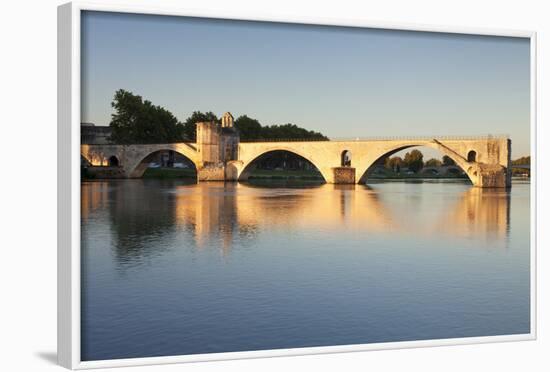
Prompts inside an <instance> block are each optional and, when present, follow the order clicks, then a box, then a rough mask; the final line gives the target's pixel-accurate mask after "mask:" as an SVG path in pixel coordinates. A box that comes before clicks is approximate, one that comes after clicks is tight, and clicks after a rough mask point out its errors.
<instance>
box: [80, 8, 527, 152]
mask: <svg viewBox="0 0 550 372" xmlns="http://www.w3.org/2000/svg"><path fill="white" fill-rule="evenodd" d="M529 58H530V55H529V40H528V39H525V38H507V37H506V38H505V37H487V36H471V35H453V34H437V33H426V32H411V31H392V30H375V29H359V28H344V27H326V26H304V25H290V24H279V23H261V22H244V21H226V20H210V19H199V18H187V17H167V16H151V15H134V14H120V13H103V12H85V13H84V15H83V18H82V121H85V122H93V123H95V124H96V125H108V124H109V121H110V118H111V114H112V108H111V105H110V103H111V100H112V98H113V95H114V93H115V91H116V90H118V89H121V88H122V89H126V90H129V91H131V92H133V93H135V94H139V95H141V96H143V97H144V98H145V99H148V100H150V101H152V102H153V103H154V104H157V105H161V106H163V107H165V108H167V109H168V110H170V111H171V112H172V113H174V115H176V116H177V117H178V119H179V120H181V121H184V120H185V119H186V118H187V117H188V116H189V115H190V114H191V113H192V112H193V111H196V110H200V111H213V112H214V113H216V114H217V115H218V116H220V115H221V114H223V112H225V111H231V112H232V113H233V115H234V116H235V117H237V116H239V115H242V114H247V115H248V116H250V117H253V118H256V119H258V120H259V121H260V122H261V123H262V124H264V125H270V124H284V123H288V122H292V123H295V124H297V125H300V126H303V127H305V128H308V129H312V130H317V131H320V132H322V133H324V134H326V135H328V136H329V137H333V138H334V137H353V138H355V137H368V136H407V135H478V134H488V133H493V134H509V135H510V137H511V138H512V148H513V158H517V157H519V156H523V155H528V154H529V146H530V145H529V119H530V117H529V98H530V97H529V96H530V90H529V84H530V81H529V79H530V78H529Z"/></svg>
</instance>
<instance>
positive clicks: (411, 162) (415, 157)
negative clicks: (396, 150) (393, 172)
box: [403, 149, 424, 173]
mask: <svg viewBox="0 0 550 372" xmlns="http://www.w3.org/2000/svg"><path fill="white" fill-rule="evenodd" d="M423 158H424V155H422V152H420V151H419V150H416V149H414V150H412V151H411V152H407V153H406V154H405V158H404V159H403V163H404V164H405V165H406V166H407V167H408V168H409V169H410V170H412V171H413V172H415V173H416V172H418V171H419V170H420V169H422V167H423V166H424V161H423Z"/></svg>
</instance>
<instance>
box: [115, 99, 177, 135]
mask: <svg viewBox="0 0 550 372" xmlns="http://www.w3.org/2000/svg"><path fill="white" fill-rule="evenodd" d="M111 106H112V107H113V108H114V109H115V113H114V114H112V116H111V122H110V124H109V126H110V127H111V128H112V134H111V141H113V142H114V143H120V144H131V143H155V142H156V143H170V142H177V141H179V140H181V138H180V137H179V130H178V125H179V124H180V123H179V122H178V119H177V118H176V117H175V116H174V115H172V113H171V112H169V111H168V110H166V109H164V108H162V107H160V106H155V105H153V104H152V103H151V102H150V101H147V100H143V99H142V98H141V96H138V95H135V94H133V93H131V92H128V91H125V90H123V89H119V90H118V91H116V92H115V95H114V98H113V101H112V103H111Z"/></svg>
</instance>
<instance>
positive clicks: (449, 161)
mask: <svg viewBox="0 0 550 372" xmlns="http://www.w3.org/2000/svg"><path fill="white" fill-rule="evenodd" d="M443 165H445V166H447V167H448V166H451V165H456V163H455V161H454V160H453V159H451V158H450V157H448V156H447V155H443Z"/></svg>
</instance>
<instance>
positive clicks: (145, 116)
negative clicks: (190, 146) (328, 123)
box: [110, 89, 328, 144]
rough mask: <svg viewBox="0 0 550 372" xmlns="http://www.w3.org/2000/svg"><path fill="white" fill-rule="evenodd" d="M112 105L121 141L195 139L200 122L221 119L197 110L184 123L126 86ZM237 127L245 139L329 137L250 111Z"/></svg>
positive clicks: (115, 138) (115, 136)
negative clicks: (266, 120) (274, 122)
mask: <svg viewBox="0 0 550 372" xmlns="http://www.w3.org/2000/svg"><path fill="white" fill-rule="evenodd" d="M111 106H112V107H113V108H114V110H115V113H114V114H113V115H112V118H111V123H110V127H111V128H112V135H111V141H112V142H114V143H120V144H130V143H171V142H180V141H190V142H194V141H195V140H196V123H197V122H201V121H215V122H218V123H219V122H220V120H219V119H218V117H217V116H216V115H215V114H214V113H213V112H210V111H208V112H200V111H194V112H193V114H191V116H189V117H188V118H187V119H186V120H185V121H184V122H183V123H182V122H180V121H178V119H177V118H176V117H175V116H174V115H173V114H172V113H171V112H170V111H168V110H166V109H164V108H163V107H160V106H155V105H153V104H152V103H151V102H150V101H147V100H143V98H142V97H141V96H138V95H135V94H133V93H131V92H128V91H126V90H123V89H120V90H118V91H116V93H115V95H114V98H113V102H112V103H111ZM235 127H236V128H237V129H238V130H239V133H240V136H241V139H242V140H262V139H316V140H328V138H327V137H326V136H324V135H323V134H321V133H319V132H315V131H311V130H307V129H304V128H300V127H298V126H297V125H295V124H290V123H289V124H283V125H270V126H263V125H261V124H260V122H259V121H258V120H256V119H253V118H250V117H248V116H246V115H242V116H240V117H239V118H238V119H237V120H235Z"/></svg>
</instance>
